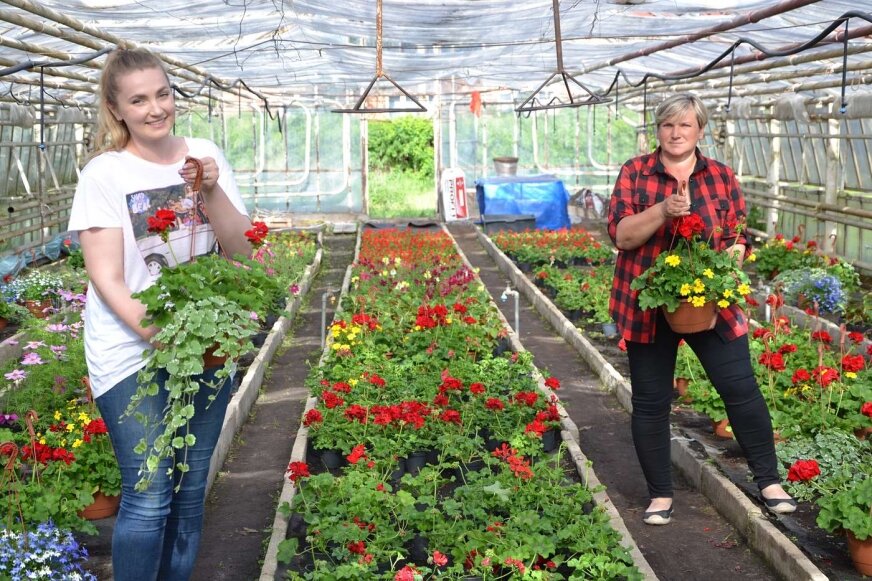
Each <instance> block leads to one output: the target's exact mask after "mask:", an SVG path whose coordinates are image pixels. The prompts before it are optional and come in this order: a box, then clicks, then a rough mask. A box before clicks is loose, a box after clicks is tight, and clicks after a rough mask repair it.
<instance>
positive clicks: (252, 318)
mask: <svg viewBox="0 0 872 581" xmlns="http://www.w3.org/2000/svg"><path fill="white" fill-rule="evenodd" d="M248 318H250V319H251V320H252V321H257V320H258V319H259V318H260V317H258V316H257V313H255V312H254V311H251V312H250V313H248Z"/></svg>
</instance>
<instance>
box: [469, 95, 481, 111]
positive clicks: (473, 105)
mask: <svg viewBox="0 0 872 581" xmlns="http://www.w3.org/2000/svg"><path fill="white" fill-rule="evenodd" d="M469 110H470V111H472V114H473V115H475V116H476V117H481V93H479V92H478V91H473V92H472V96H471V97H470V99H469Z"/></svg>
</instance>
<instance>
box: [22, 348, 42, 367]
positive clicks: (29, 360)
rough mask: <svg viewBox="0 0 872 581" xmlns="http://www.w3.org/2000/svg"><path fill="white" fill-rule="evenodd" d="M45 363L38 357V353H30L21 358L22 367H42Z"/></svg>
mask: <svg viewBox="0 0 872 581" xmlns="http://www.w3.org/2000/svg"><path fill="white" fill-rule="evenodd" d="M44 363H45V361H43V360H42V358H41V357H40V356H39V353H35V352H33V351H31V352H30V353H28V354H27V355H25V356H24V357H22V358H21V364H22V365H43V364H44Z"/></svg>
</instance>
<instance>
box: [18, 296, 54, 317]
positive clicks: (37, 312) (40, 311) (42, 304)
mask: <svg viewBox="0 0 872 581" xmlns="http://www.w3.org/2000/svg"><path fill="white" fill-rule="evenodd" d="M49 307H51V299H42V300H41V301H34V300H26V301H24V308H26V309H27V310H28V311H30V314H32V315H33V316H34V317H36V318H37V319H45V318H46V317H48V313H46V312H45V310H46V309H47V308H49Z"/></svg>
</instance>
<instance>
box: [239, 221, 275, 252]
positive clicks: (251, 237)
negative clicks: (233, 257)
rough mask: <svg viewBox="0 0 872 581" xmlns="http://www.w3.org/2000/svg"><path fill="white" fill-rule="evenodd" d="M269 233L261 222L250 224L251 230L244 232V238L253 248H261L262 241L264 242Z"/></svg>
mask: <svg viewBox="0 0 872 581" xmlns="http://www.w3.org/2000/svg"><path fill="white" fill-rule="evenodd" d="M268 233H269V228H268V227H267V225H266V224H264V223H263V222H252V223H251V230H246V231H245V237H246V238H248V241H249V242H251V245H252V246H254V247H255V248H258V247H259V246H262V245H263V243H264V240H266V235H267V234H268Z"/></svg>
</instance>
